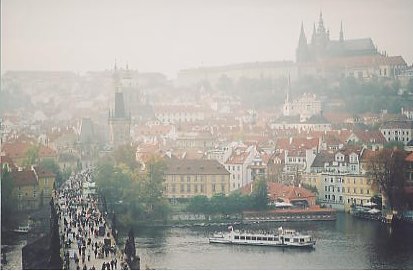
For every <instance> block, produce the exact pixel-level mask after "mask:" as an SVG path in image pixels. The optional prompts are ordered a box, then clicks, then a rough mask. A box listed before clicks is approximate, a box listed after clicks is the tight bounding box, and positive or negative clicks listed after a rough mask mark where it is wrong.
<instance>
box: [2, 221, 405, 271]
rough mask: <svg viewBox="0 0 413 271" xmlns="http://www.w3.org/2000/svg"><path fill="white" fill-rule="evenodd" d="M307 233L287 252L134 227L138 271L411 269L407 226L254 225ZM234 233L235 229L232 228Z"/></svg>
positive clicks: (16, 263) (17, 257) (14, 244)
mask: <svg viewBox="0 0 413 271" xmlns="http://www.w3.org/2000/svg"><path fill="white" fill-rule="evenodd" d="M279 226H283V227H287V228H294V229H296V230H299V231H303V232H304V231H305V232H308V233H311V234H312V235H313V236H314V237H315V239H316V241H317V244H316V248H315V249H313V250H308V249H304V250H302V249H293V248H284V249H283V248H277V247H254V246H235V245H234V246H232V245H222V244H221V245H220V244H209V243H208V236H209V235H210V234H212V233H213V232H214V231H226V230H227V227H226V226H222V227H214V228H211V227H209V228H206V227H203V228H202V227H197V228H195V227H193V228H140V229H137V230H136V232H135V241H136V249H137V253H138V255H139V256H140V257H141V268H142V269H146V268H153V269H413V226H397V227H395V226H392V227H390V226H389V225H385V224H382V223H379V222H375V221H368V220H362V219H358V218H354V217H352V216H351V215H349V214H344V213H338V214H337V220H336V221H327V222H290V223H260V224H254V225H249V226H244V228H247V229H252V230H257V229H276V228H278V227H279ZM236 228H238V229H239V228H240V226H236ZM2 238H3V239H4V240H3V241H5V242H4V243H6V244H8V245H9V246H10V249H11V251H9V252H8V253H7V259H8V260H9V264H8V265H6V266H4V268H6V269H21V248H22V246H23V245H24V244H25V241H24V237H23V236H20V235H17V236H16V235H13V236H4V235H3V236H2Z"/></svg>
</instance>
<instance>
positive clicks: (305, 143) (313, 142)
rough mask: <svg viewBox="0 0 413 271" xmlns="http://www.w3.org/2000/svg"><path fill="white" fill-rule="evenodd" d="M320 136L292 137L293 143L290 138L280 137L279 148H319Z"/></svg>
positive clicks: (277, 143) (277, 142) (278, 140)
mask: <svg viewBox="0 0 413 271" xmlns="http://www.w3.org/2000/svg"><path fill="white" fill-rule="evenodd" d="M318 144H319V139H318V138H306V137H292V140H291V143H290V139H289V138H279V139H277V141H276V146H277V148H278V149H282V150H292V149H312V148H318Z"/></svg>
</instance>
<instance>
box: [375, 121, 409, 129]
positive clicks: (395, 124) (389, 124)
mask: <svg viewBox="0 0 413 271" xmlns="http://www.w3.org/2000/svg"><path fill="white" fill-rule="evenodd" d="M380 129H413V121H398V120H393V121H386V122H385V123H383V125H382V126H381V127H380Z"/></svg>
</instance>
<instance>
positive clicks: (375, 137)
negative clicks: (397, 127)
mask: <svg viewBox="0 0 413 271" xmlns="http://www.w3.org/2000/svg"><path fill="white" fill-rule="evenodd" d="M353 133H354V134H355V135H356V136H357V137H358V138H359V139H360V141H361V142H363V143H381V144H384V143H386V139H385V138H384V136H383V134H382V133H381V132H380V131H378V130H375V131H360V130H354V131H353Z"/></svg>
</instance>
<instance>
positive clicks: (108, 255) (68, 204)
mask: <svg viewBox="0 0 413 271" xmlns="http://www.w3.org/2000/svg"><path fill="white" fill-rule="evenodd" d="M91 178H92V171H91V169H86V170H83V171H82V172H79V173H77V174H73V175H72V176H70V178H69V179H68V180H67V181H66V182H65V183H64V184H63V185H62V187H61V188H60V189H59V190H57V191H56V192H55V198H56V199H57V201H55V202H57V204H56V210H57V214H58V217H59V224H60V236H61V238H60V241H61V245H62V247H63V251H64V266H63V268H64V269H77V270H80V269H82V270H88V269H89V270H95V269H96V268H99V267H100V268H101V269H102V270H116V269H117V268H118V257H119V254H120V253H117V248H116V244H114V239H113V237H112V234H111V232H110V230H108V225H107V223H106V220H105V218H104V216H103V215H102V213H101V212H100V211H99V208H98V204H99V199H98V197H97V196H96V195H95V194H84V193H83V191H82V187H83V186H82V185H83V182H86V181H89V182H90V181H91ZM120 261H121V263H120V265H119V267H121V269H128V268H127V265H125V264H124V261H123V257H122V256H121V257H120Z"/></svg>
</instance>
